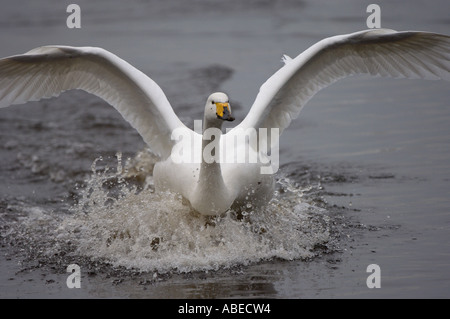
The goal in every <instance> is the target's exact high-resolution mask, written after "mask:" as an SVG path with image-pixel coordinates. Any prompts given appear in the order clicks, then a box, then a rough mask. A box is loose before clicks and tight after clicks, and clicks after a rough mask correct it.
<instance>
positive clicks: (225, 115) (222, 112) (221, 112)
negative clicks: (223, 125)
mask: <svg viewBox="0 0 450 319" xmlns="http://www.w3.org/2000/svg"><path fill="white" fill-rule="evenodd" d="M215 104H216V114H217V118H219V119H221V120H224V121H234V117H232V116H231V109H230V104H229V103H228V102H225V103H219V102H217V103H215Z"/></svg>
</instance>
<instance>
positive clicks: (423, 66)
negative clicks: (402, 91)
mask: <svg viewBox="0 0 450 319" xmlns="http://www.w3.org/2000/svg"><path fill="white" fill-rule="evenodd" d="M283 61H284V62H285V65H284V66H283V67H282V68H281V69H280V70H278V71H277V72H276V73H275V74H274V75H272V76H271V77H270V78H269V79H268V80H267V81H266V82H265V83H264V84H263V85H262V86H261V88H260V91H259V93H258V95H257V97H256V99H255V101H254V103H253V105H252V107H251V109H250V111H249V113H248V115H247V116H246V117H245V119H244V120H243V121H242V122H241V123H240V124H239V125H238V126H236V128H234V129H232V130H231V131H230V132H228V133H227V134H223V135H222V136H221V137H220V145H221V148H220V149H223V147H226V146H225V145H228V144H227V141H230V139H231V138H234V137H233V136H235V135H236V134H237V133H238V132H240V131H242V130H247V129H256V132H257V130H258V129H260V128H268V129H271V128H278V129H279V134H281V133H282V132H283V130H284V129H286V128H287V127H288V126H289V124H290V123H291V121H292V120H293V119H295V118H296V117H297V116H298V114H299V113H300V111H301V109H302V108H303V106H304V105H305V104H306V103H307V102H308V100H309V99H310V98H312V97H313V96H314V94H316V93H317V92H318V91H319V90H321V89H322V88H325V87H326V86H328V85H330V84H332V83H334V82H335V81H337V80H338V79H341V78H344V77H348V76H351V75H355V74H369V75H373V76H388V77H396V78H412V79H414V78H415V79H444V80H449V79H450V37H448V36H446V35H440V34H435V33H427V32H415V31H407V32H396V31H393V30H387V29H375V30H366V31H360V32H355V33H351V34H347V35H339V36H334V37H330V38H326V39H324V40H322V41H320V42H318V43H316V44H315V45H313V46H311V47H310V48H309V49H307V50H306V51H304V52H303V53H302V54H300V55H298V56H297V57H296V58H293V59H291V58H289V57H287V56H285V57H284V58H283ZM70 89H81V90H85V91H87V92H89V93H92V94H95V95H97V96H99V97H100V98H102V99H104V100H105V101H107V102H108V103H109V104H111V105H112V106H114V107H115V108H116V109H117V110H118V111H119V112H120V114H121V115H122V116H123V117H124V119H125V120H127V121H128V122H129V123H130V124H131V125H132V126H133V127H134V128H135V129H136V130H137V131H138V132H139V134H140V135H141V136H142V138H143V139H144V141H145V142H146V143H147V144H148V146H149V147H150V149H151V150H152V151H153V152H155V153H156V154H158V155H159V156H160V157H161V162H159V163H157V165H156V166H155V171H154V178H155V184H156V186H157V188H159V189H170V190H172V191H174V192H178V193H180V194H182V195H183V196H184V197H185V198H186V199H188V200H189V202H190V203H191V205H192V207H193V208H194V209H195V210H197V211H198V212H200V213H201V214H204V215H216V214H220V213H223V212H224V211H226V210H227V209H228V208H230V207H231V206H232V205H233V204H235V205H239V204H243V203H245V202H251V203H252V204H264V203H265V202H266V201H267V200H268V199H270V197H271V196H272V192H273V178H272V176H270V175H265V174H261V172H260V167H261V165H262V164H261V163H230V161H228V162H227V163H217V162H214V163H211V164H207V163H204V162H202V163H175V162H174V161H173V160H172V158H171V156H170V155H171V152H172V149H173V147H174V146H175V142H176V141H174V140H172V139H171V134H172V132H173V131H174V130H175V129H178V130H181V131H182V132H185V134H188V135H190V136H192V138H193V140H195V141H196V142H195V143H193V145H195V146H193V148H194V149H193V150H192V151H193V152H194V153H195V152H198V153H200V152H203V150H204V148H205V146H206V143H205V141H204V139H202V136H201V135H200V134H197V133H195V132H193V131H192V130H190V129H189V128H187V127H186V126H185V125H184V124H183V123H182V122H181V121H180V120H179V118H178V117H177V116H176V115H175V113H174V111H173V109H172V107H171V105H170V103H169V102H168V100H167V98H166V96H165V95H164V92H163V91H162V90H161V88H160V87H159V86H158V85H157V84H156V83H155V82H154V81H153V80H151V79H150V78H149V77H147V76H146V75H145V74H143V73H142V72H140V71H139V70H137V69H135V68H134V67H133V66H131V65H130V64H128V63H127V62H125V61H123V60H122V59H120V58H118V57H117V56H115V55H114V54H112V53H110V52H108V51H106V50H103V49H100V48H93V47H68V46H45V47H40V48H36V49H33V50H31V51H29V52H27V53H25V54H22V55H16V56H11V57H8V58H4V59H1V60H0V107H6V106H9V105H11V104H19V103H25V102H27V101H35V100H39V99H41V98H48V97H52V96H57V95H59V94H60V93H61V92H63V91H65V90H70ZM225 104H226V105H228V106H227V108H228V110H229V112H230V113H231V108H230V106H229V104H228V97H227V96H226V95H225V94H223V93H215V94H212V95H211V96H210V97H209V98H208V100H207V103H206V105H205V118H204V122H203V124H204V128H208V127H209V128H221V125H222V120H223V119H226V118H221V119H218V117H219V116H218V114H219V113H218V112H219V111H218V107H219V106H218V105H221V107H222V108H223V105H225ZM212 105H213V106H215V107H217V109H213V108H211V106H212ZM228 119H230V118H228ZM259 138H260V139H261V140H264V136H259ZM265 142H269V141H265ZM235 147H236V149H239V152H241V151H243V150H244V149H246V143H245V142H244V143H241V144H240V145H235ZM248 151H249V152H258V150H256V149H253V148H250V150H248ZM259 153H261V152H259ZM258 155H259V156H263V157H264V155H265V154H258Z"/></svg>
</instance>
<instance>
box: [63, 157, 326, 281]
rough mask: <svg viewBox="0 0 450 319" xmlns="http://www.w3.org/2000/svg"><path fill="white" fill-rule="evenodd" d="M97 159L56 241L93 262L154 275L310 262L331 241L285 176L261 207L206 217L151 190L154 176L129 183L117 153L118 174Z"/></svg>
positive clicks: (317, 213)
mask: <svg viewBox="0 0 450 319" xmlns="http://www.w3.org/2000/svg"><path fill="white" fill-rule="evenodd" d="M99 160H101V159H99ZM99 160H97V161H95V162H94V163H93V165H92V171H93V174H92V176H91V178H90V179H89V180H88V181H87V185H86V188H85V189H84V190H83V192H82V196H81V198H80V200H79V203H78V204H77V205H76V206H74V207H73V214H72V215H70V216H68V217H67V218H65V219H64V220H63V222H62V223H61V224H60V226H59V227H58V238H60V239H63V240H65V241H70V242H72V243H74V245H75V246H76V247H77V248H76V254H79V255H82V256H89V257H90V258H91V259H93V260H95V259H101V260H108V261H109V262H110V263H111V264H113V265H114V266H123V267H126V268H133V269H138V270H139V271H157V272H159V273H165V272H169V271H178V272H190V271H199V270H217V269H220V268H229V267H233V266H237V265H248V264H250V263H254V262H258V261H262V260H269V259H273V258H280V259H284V260H293V259H305V258H311V257H314V256H315V255H316V254H318V251H317V249H316V247H318V246H321V247H323V246H325V245H327V244H328V243H330V241H332V238H331V237H332V236H331V234H330V218H329V217H328V216H327V214H326V211H325V210H324V209H321V208H319V207H315V206H313V205H310V204H307V203H305V202H303V201H302V193H303V191H304V190H303V189H300V188H298V187H296V186H294V185H292V184H291V183H290V181H289V179H287V178H280V179H279V180H278V188H279V190H278V191H277V192H276V194H275V197H274V198H273V199H272V200H271V201H270V202H269V203H268V205H267V206H266V207H265V208H263V209H258V210H257V211H256V210H254V209H253V208H252V206H251V205H247V207H246V208H245V209H244V210H243V211H240V212H236V211H233V210H229V211H228V212H227V213H226V214H225V215H223V216H221V217H214V218H210V217H208V218H207V217H204V216H200V215H198V214H196V213H195V212H192V211H191V210H190V208H189V206H188V205H186V203H184V201H183V199H182V198H181V197H180V196H179V195H177V194H172V193H170V192H165V193H156V192H155V191H154V189H153V186H152V183H151V178H150V179H147V183H146V184H145V186H144V187H143V188H142V189H138V188H137V187H136V186H130V184H129V183H127V182H126V181H125V179H124V176H126V175H127V174H129V171H130V165H129V163H127V166H126V167H125V168H123V167H122V164H121V157H120V156H118V167H117V169H116V171H115V172H112V171H111V170H110V169H108V168H106V169H104V170H101V171H98V170H97V168H96V164H97V162H98V161H99ZM141 160H142V159H141ZM144 160H148V158H146V159H144ZM136 166H137V165H136V162H135V163H134V164H133V165H132V167H131V168H133V169H135V168H136ZM111 181H114V183H113V184H114V185H113V186H111ZM105 185H107V186H108V187H105Z"/></svg>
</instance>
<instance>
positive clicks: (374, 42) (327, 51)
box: [236, 29, 450, 134]
mask: <svg viewBox="0 0 450 319" xmlns="http://www.w3.org/2000/svg"><path fill="white" fill-rule="evenodd" d="M284 62H285V66H283V67H282V68H281V69H280V70H278V71H277V72H276V73H275V74H274V75H272V76H271V77H270V78H269V79H268V80H267V81H266V82H265V83H264V84H263V85H262V86H261V88H260V90H259V93H258V95H257V97H256V100H255V102H254V103H253V105H252V107H251V109H250V112H249V113H248V115H247V116H246V117H245V119H244V120H243V121H242V122H241V123H240V124H239V125H238V126H237V127H236V128H242V129H248V128H255V129H258V128H268V129H270V128H278V129H279V133H280V134H281V133H282V132H283V130H284V129H285V128H287V127H288V126H289V124H290V123H291V121H292V120H293V119H295V118H296V117H297V116H298V114H299V113H300V111H301V109H302V108H303V107H304V106H305V104H306V103H307V102H308V101H309V99H311V98H312V97H313V96H314V95H315V94H316V93H317V92H318V91H319V90H321V89H323V88H325V87H327V86H329V85H330V84H332V83H334V82H336V81H337V80H339V79H341V78H344V77H348V76H351V75H355V74H369V75H373V76H386V77H396V78H411V79H414V78H416V79H445V80H450V37H448V36H445V35H440V34H435V33H427V32H414V31H407V32H396V31H393V30H386V29H374V30H366V31H360V32H355V33H351V34H347V35H339V36H334V37H330V38H326V39H324V40H322V41H320V42H318V43H316V44H315V45H313V46H311V47H310V48H309V49H307V50H306V51H304V52H303V53H302V54H300V55H299V56H297V57H296V58H294V59H290V58H285V60H284Z"/></svg>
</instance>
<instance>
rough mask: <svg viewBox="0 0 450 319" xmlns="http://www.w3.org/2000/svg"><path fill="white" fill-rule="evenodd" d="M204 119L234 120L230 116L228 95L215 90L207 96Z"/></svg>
mask: <svg viewBox="0 0 450 319" xmlns="http://www.w3.org/2000/svg"><path fill="white" fill-rule="evenodd" d="M205 119H206V120H210V121H211V120H217V119H219V120H222V121H234V117H233V116H231V106H230V101H229V99H228V96H227V95H226V94H225V93H222V92H216V93H213V94H211V95H210V96H209V97H208V100H207V101H206V105H205Z"/></svg>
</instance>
